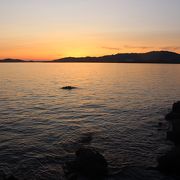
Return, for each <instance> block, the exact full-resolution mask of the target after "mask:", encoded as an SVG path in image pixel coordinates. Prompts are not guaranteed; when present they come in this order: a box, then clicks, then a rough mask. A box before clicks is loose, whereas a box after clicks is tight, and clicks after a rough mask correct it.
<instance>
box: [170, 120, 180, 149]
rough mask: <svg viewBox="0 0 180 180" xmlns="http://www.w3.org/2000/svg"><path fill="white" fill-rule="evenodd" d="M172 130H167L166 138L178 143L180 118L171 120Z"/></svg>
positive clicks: (179, 142) (179, 138)
mask: <svg viewBox="0 0 180 180" xmlns="http://www.w3.org/2000/svg"><path fill="white" fill-rule="evenodd" d="M171 123H172V130H171V131H169V132H167V139H168V140H171V141H173V142H174V143H175V144H176V145H180V119H174V120H172V122H171Z"/></svg>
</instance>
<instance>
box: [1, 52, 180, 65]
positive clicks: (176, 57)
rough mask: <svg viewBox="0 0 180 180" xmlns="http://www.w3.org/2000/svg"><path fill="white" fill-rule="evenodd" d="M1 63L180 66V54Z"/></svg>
mask: <svg viewBox="0 0 180 180" xmlns="http://www.w3.org/2000/svg"><path fill="white" fill-rule="evenodd" d="M0 62H4V63H9V62H56V63H57V62H83V63H85V62H87V63H88V62H92V63H93V62H94V63H96V62H97V63H169V64H180V54H178V53H175V52H170V51H151V52H147V53H121V54H115V55H107V56H101V57H89V56H88V57H77V58H76V57H66V58H61V59H56V60H52V61H25V60H21V59H3V60H0Z"/></svg>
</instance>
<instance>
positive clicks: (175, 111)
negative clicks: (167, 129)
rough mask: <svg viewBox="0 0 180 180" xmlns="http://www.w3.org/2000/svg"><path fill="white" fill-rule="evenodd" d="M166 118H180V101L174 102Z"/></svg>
mask: <svg viewBox="0 0 180 180" xmlns="http://www.w3.org/2000/svg"><path fill="white" fill-rule="evenodd" d="M165 118H166V119H167V120H173V119H180V101H178V102H176V103H174V104H173V107H172V111H171V112H170V113H168V114H167V115H166V117H165Z"/></svg>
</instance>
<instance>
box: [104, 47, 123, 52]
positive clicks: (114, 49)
mask: <svg viewBox="0 0 180 180" xmlns="http://www.w3.org/2000/svg"><path fill="white" fill-rule="evenodd" d="M102 48H103V49H108V50H112V51H120V50H121V48H115V47H107V46H104V47H102Z"/></svg>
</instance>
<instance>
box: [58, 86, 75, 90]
mask: <svg viewBox="0 0 180 180" xmlns="http://www.w3.org/2000/svg"><path fill="white" fill-rule="evenodd" d="M61 89H64V90H72V89H77V87H74V86H64V87H62V88H61Z"/></svg>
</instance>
